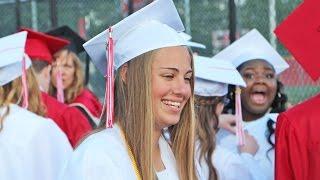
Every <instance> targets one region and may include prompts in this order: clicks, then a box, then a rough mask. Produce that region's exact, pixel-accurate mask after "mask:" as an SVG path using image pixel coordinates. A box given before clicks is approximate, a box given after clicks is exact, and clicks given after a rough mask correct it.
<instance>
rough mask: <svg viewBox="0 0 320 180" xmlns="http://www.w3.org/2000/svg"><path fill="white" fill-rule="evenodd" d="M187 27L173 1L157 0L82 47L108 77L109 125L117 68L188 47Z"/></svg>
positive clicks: (109, 122) (110, 123)
mask: <svg viewBox="0 0 320 180" xmlns="http://www.w3.org/2000/svg"><path fill="white" fill-rule="evenodd" d="M182 31H184V26H183V24H182V21H181V19H180V17H179V14H178V12H177V9H176V8H175V6H174V3H173V1H172V0H156V1H153V2H152V3H150V4H149V5H147V6H145V7H144V8H142V9H140V10H139V11H137V12H135V13H133V14H131V15H130V16H128V17H126V18H125V19H123V20H122V21H120V22H118V23H117V24H115V25H113V26H111V27H110V28H109V29H108V30H105V31H103V32H102V33H100V34H98V35H97V36H95V37H94V38H92V39H91V40H89V41H88V42H86V43H85V44H84V45H83V47H84V49H85V50H86V51H87V53H88V54H89V56H90V57H91V60H92V62H93V63H94V64H95V66H96V67H97V68H98V69H99V71H100V72H101V74H103V76H105V77H106V93H105V103H104V105H106V106H107V107H108V108H106V126H107V127H112V125H113V120H114V69H113V68H115V70H117V69H118V68H119V67H120V66H121V65H123V64H125V63H126V62H128V61H130V60H132V59H133V58H135V57H137V56H139V55H141V54H144V53H146V52H149V51H152V50H156V49H160V48H164V47H174V46H182V45H186V41H185V40H184V39H183V38H182V37H180V36H179V34H178V32H182Z"/></svg>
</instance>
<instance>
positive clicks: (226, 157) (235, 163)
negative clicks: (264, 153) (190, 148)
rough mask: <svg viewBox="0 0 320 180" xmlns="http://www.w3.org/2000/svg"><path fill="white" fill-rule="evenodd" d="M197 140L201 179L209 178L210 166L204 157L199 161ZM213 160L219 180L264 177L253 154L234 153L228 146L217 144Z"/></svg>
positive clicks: (246, 179)
mask: <svg viewBox="0 0 320 180" xmlns="http://www.w3.org/2000/svg"><path fill="white" fill-rule="evenodd" d="M198 143H199V142H197V151H196V157H197V158H196V168H197V173H198V177H199V179H201V180H207V179H208V178H209V168H208V165H207V163H206V162H205V160H204V159H203V158H202V159H201V161H200V162H199V156H200V149H199V144H198ZM211 161H212V162H213V166H214V167H215V169H216V171H217V175H218V179H219V180H237V179H244V180H261V179H264V178H263V175H262V174H261V170H260V169H259V167H258V168H257V167H256V165H255V163H256V161H255V160H254V158H253V156H252V155H251V154H248V153H241V154H238V153H233V152H231V151H229V150H228V149H226V148H223V147H221V146H219V145H216V149H215V150H214V152H213V154H212V156H211Z"/></svg>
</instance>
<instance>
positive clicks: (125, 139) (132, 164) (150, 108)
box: [64, 0, 196, 180]
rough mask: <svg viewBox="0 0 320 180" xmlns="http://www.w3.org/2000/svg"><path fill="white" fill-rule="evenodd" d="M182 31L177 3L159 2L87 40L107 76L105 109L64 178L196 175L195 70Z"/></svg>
mask: <svg viewBox="0 0 320 180" xmlns="http://www.w3.org/2000/svg"><path fill="white" fill-rule="evenodd" d="M183 29H184V28H183V25H182V22H181V19H180V17H179V15H178V12H177V10H176V8H175V6H174V3H173V1H171V0H157V1H154V2H152V3H150V4H149V5H148V6H146V7H145V8H143V9H141V10H140V11H137V12H136V13H134V14H132V15H130V16H128V17H127V18H125V19H123V20H122V21H120V22H119V23H117V24H115V25H114V26H112V27H111V28H110V29H108V30H106V31H104V32H102V33H100V34H99V35H97V36H96V37H94V38H93V39H91V40H89V41H88V42H87V43H85V44H84V48H85V49H86V51H87V52H88V54H89V55H90V57H91V58H92V61H93V63H94V64H95V65H96V66H97V67H98V69H99V70H100V72H101V73H102V75H103V76H105V77H106V78H108V80H107V87H106V89H107V92H106V94H107V98H106V106H107V107H106V110H107V112H106V113H105V116H104V117H103V118H102V121H101V122H102V123H101V127H100V130H101V131H99V132H97V133H94V134H92V135H90V136H89V137H88V138H86V139H85V140H84V141H83V142H82V143H81V144H80V145H79V147H78V148H77V149H76V151H75V153H74V154H73V157H72V158H71V160H70V162H69V164H68V166H67V168H66V170H65V173H64V179H79V180H81V179H82V180H87V179H146V180H149V179H159V180H162V179H170V180H176V179H183V180H194V179H196V171H195V163H194V138H195V118H194V116H195V115H194V107H193V84H194V82H193V81H194V78H193V72H194V70H193V60H192V57H191V55H190V54H189V52H188V49H187V47H186V46H185V45H186V42H185V41H184V40H183V39H182V38H181V37H180V36H179V34H178V31H181V30H183ZM113 40H114V42H116V43H115V44H114V45H113ZM106 44H108V51H107V52H106V46H105V45H106ZM113 51H114V59H113ZM106 54H107V57H108V58H107V60H106ZM112 60H114V64H113V63H112ZM106 61H107V63H106ZM106 64H108V66H107V67H108V68H106ZM113 68H115V69H113ZM107 69H108V70H107ZM114 70H115V74H114V77H113V72H114ZM113 78H115V79H113ZM113 80H114V84H112V82H113ZM113 88H114V100H113V94H112V92H113ZM113 108H114V114H113V112H112V109H113ZM106 118H108V119H106ZM113 120H114V123H115V124H114V125H112V122H113ZM106 126H107V127H108V128H106ZM112 126H113V127H112ZM168 127H170V133H171V134H170V135H171V136H170V137H171V139H170V144H169V143H168V142H167V140H166V139H165V138H164V136H163V130H164V128H168Z"/></svg>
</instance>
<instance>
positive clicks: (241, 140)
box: [236, 86, 245, 146]
mask: <svg viewBox="0 0 320 180" xmlns="http://www.w3.org/2000/svg"><path fill="white" fill-rule="evenodd" d="M242 122H243V120H242V109H241V89H240V87H238V86H237V87H236V136H237V139H238V145H239V146H243V145H244V144H245V138H244V131H243V126H242Z"/></svg>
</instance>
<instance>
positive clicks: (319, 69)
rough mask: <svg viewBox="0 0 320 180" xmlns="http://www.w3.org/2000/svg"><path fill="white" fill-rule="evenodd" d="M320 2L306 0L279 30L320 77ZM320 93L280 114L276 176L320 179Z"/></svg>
mask: <svg viewBox="0 0 320 180" xmlns="http://www.w3.org/2000/svg"><path fill="white" fill-rule="evenodd" d="M319 18H320V1H317V0H309V1H303V2H302V3H301V4H300V5H299V6H298V7H297V8H296V9H295V10H294V11H293V12H292V13H291V14H290V15H289V16H288V17H287V18H286V19H285V20H284V21H283V22H281V24H280V25H279V26H278V27H277V28H276V29H275V34H276V35H277V37H278V39H279V40H280V42H282V43H283V45H284V46H285V47H286V48H287V49H288V50H289V51H290V52H291V54H292V55H293V56H294V57H295V59H296V60H297V61H298V62H299V63H300V65H301V66H302V67H303V68H304V70H306V72H307V73H308V74H309V75H310V77H311V78H312V79H313V80H314V81H316V80H318V79H319V77H320V63H319V47H320V34H319V31H320V28H319V21H317V20H318V19H319ZM319 107H320V95H319V94H317V95H315V96H314V97H311V98H310V99H308V100H306V101H304V102H302V103H300V104H298V105H296V106H294V107H292V108H290V109H289V110H287V111H286V112H283V113H281V114H280V115H279V117H278V121H277V128H276V148H275V151H276V164H275V179H276V180H284V179H299V180H307V179H308V180H309V179H319V177H320V171H319V169H320V156H319V154H320V144H319V142H320V131H319V128H320V121H319V116H320V115H319V112H320V111H319V110H320V108H319Z"/></svg>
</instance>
